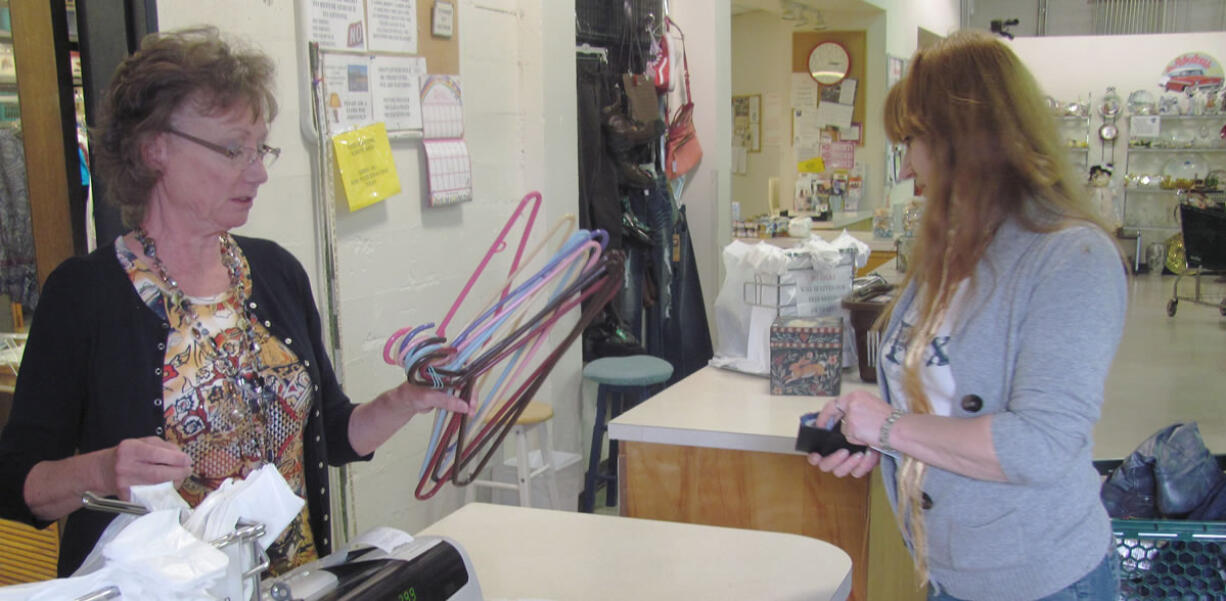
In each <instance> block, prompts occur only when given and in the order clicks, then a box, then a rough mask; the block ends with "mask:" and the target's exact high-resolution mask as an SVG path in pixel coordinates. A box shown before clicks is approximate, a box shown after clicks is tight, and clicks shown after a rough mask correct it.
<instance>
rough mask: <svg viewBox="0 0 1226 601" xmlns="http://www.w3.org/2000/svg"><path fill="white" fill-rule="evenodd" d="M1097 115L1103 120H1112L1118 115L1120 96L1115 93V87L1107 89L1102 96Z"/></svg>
mask: <svg viewBox="0 0 1226 601" xmlns="http://www.w3.org/2000/svg"><path fill="white" fill-rule="evenodd" d="M1098 114H1100V115H1102V116H1103V118H1104V119H1111V120H1114V119H1115V118H1116V117H1117V116H1119V114H1120V95H1119V94H1117V93H1116V92H1115V87H1114V86H1111V87H1108V88H1107V93H1106V94H1104V95H1103V99H1102V101H1100V102H1099V104H1098Z"/></svg>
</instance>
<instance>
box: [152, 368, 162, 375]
mask: <svg viewBox="0 0 1226 601" xmlns="http://www.w3.org/2000/svg"><path fill="white" fill-rule="evenodd" d="M153 373H154V374H155V375H159V376H160V375H162V368H160V367H157V368H154V370H153Z"/></svg>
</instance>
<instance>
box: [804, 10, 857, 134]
mask: <svg viewBox="0 0 1226 601" xmlns="http://www.w3.org/2000/svg"><path fill="white" fill-rule="evenodd" d="M827 41H834V42H838V43H840V44H842V45H843V47H844V48H847V52H848V54H850V55H851V72H850V73H848V74H847V76H848V77H850V78H852V79H855V80H856V102H855V105H854V107H853V108H852V110H851V120H852V121H853V122H855V123H859V124H860V139H862V140H863V139H864V126H865V121H864V98H865V97H867V96H868V91H867V90H866V89H865V88H866V86H868V78H867V77H865V74H866V73H868V69H867V68H866V67H867V66H866V65H865V62H867V61H866V50H865V48H866V47H867V42H866V41H865V34H864V32H863V31H803V32H796V33H793V34H792V72H793V73H808V72H809V52H810V51H811V50H813V47H814V46H817V44H818V43H819V42H827Z"/></svg>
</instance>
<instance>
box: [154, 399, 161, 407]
mask: <svg viewBox="0 0 1226 601" xmlns="http://www.w3.org/2000/svg"><path fill="white" fill-rule="evenodd" d="M153 406H154V407H161V406H162V399H153Z"/></svg>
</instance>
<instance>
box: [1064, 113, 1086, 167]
mask: <svg viewBox="0 0 1226 601" xmlns="http://www.w3.org/2000/svg"><path fill="white" fill-rule="evenodd" d="M1056 125H1057V126H1058V127H1059V129H1060V138H1061V140H1063V141H1064V145H1065V147H1067V148H1068V157H1069V161H1071V162H1072V164H1073V166H1074V167H1077V168H1079V169H1081V172H1082V173H1083V174H1086V175H1088V174H1089V173H1090V117H1089V115H1087V116H1084V117H1082V116H1078V115H1062V116H1060V117H1056Z"/></svg>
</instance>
